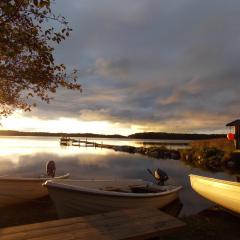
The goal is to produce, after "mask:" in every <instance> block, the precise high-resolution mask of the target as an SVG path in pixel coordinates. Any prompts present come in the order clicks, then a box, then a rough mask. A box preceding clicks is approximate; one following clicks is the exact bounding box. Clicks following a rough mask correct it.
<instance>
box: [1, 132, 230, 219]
mask: <svg viewBox="0 0 240 240" xmlns="http://www.w3.org/2000/svg"><path fill="white" fill-rule="evenodd" d="M88 140H90V139H88ZM95 141H96V142H98V143H101V142H103V143H105V144H107V143H108V144H112V145H131V146H141V145H142V144H143V142H146V141H144V140H141V141H140V140H137V141H135V140H127V141H125V140H122V139H121V140H119V139H95ZM147 142H148V144H150V143H149V141H147ZM150 142H151V141H150ZM152 142H154V143H155V145H156V142H159V141H152ZM163 142H166V140H164V141H163ZM170 142H171V141H170ZM178 143H179V142H178ZM184 143H185V142H184ZM159 144H160V143H159ZM169 147H171V148H175V149H176V148H180V147H184V146H179V145H176V146H175V145H172V144H171V145H169ZM49 160H54V161H55V162H56V165H57V175H61V174H64V173H66V172H69V173H70V174H71V178H75V179H76V178H81V179H82V178H96V179H97V178H98V179H99V178H101V179H103V178H104V179H106V178H141V179H145V180H153V179H152V177H151V176H150V174H149V173H148V172H147V169H148V168H149V169H152V170H154V169H156V168H161V169H163V170H164V171H166V172H167V173H168V175H169V176H170V180H169V183H174V184H178V185H182V186H183V190H182V191H181V193H180V200H181V202H182V203H183V209H182V210H181V215H189V214H194V213H197V212H199V211H201V210H203V209H205V208H208V207H210V206H212V205H213V204H212V203H210V202H209V201H207V200H205V199H203V198H201V197H200V196H198V195H197V194H196V193H195V192H193V190H192V189H191V187H190V183H189V177H188V175H189V174H190V173H193V174H199V175H203V176H211V177H215V178H219V179H230V180H234V177H233V176H230V175H228V174H226V173H211V172H207V171H204V170H202V169H197V168H192V167H190V166H187V165H185V164H184V163H183V162H181V161H177V160H171V159H152V158H148V157H145V156H142V155H139V154H128V153H122V152H115V151H113V150H109V149H100V148H97V149H95V148H92V147H88V148H86V147H85V146H82V147H80V148H79V147H74V146H70V147H61V146H60V144H59V139H58V138H55V137H1V138H0V175H1V176H4V175H8V176H9V175H10V176H26V177H33V176H40V175H41V174H43V173H44V172H45V163H46V162H47V161H49Z"/></svg>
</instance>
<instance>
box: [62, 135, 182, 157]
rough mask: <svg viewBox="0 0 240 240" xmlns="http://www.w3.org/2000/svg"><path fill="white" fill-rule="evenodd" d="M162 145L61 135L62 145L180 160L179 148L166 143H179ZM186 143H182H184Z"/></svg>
mask: <svg viewBox="0 0 240 240" xmlns="http://www.w3.org/2000/svg"><path fill="white" fill-rule="evenodd" d="M160 144H161V146H150V147H146V146H147V145H144V143H143V145H144V146H142V147H134V146H128V145H123V146H116V145H111V144H104V143H103V142H101V143H97V142H94V141H88V140H87V138H86V139H84V140H83V139H74V138H71V137H61V138H60V145H62V146H78V147H81V146H85V147H94V148H107V149H112V150H115V151H119V152H127V153H139V154H142V155H146V156H149V157H153V158H163V159H167V158H169V159H175V160H180V152H179V150H175V149H168V148H166V147H165V145H171V144H172V145H178V144H177V143H173V142H172V143H162V142H161V143H160ZM184 144H185V143H183V144H181V145H184Z"/></svg>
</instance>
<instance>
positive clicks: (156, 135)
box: [0, 130, 225, 140]
mask: <svg viewBox="0 0 240 240" xmlns="http://www.w3.org/2000/svg"><path fill="white" fill-rule="evenodd" d="M0 136H43V137H44V136H46V137H48V136H49V137H62V136H66V137H84V138H91V137H92V138H130V139H163V140H204V139H215V138H224V137H225V135H224V134H191V133H188V134H186V133H164V132H145V133H135V134H131V135H129V136H127V137H126V136H122V135H119V134H112V135H104V134H94V133H49V132H21V131H11V130H2V131H0Z"/></svg>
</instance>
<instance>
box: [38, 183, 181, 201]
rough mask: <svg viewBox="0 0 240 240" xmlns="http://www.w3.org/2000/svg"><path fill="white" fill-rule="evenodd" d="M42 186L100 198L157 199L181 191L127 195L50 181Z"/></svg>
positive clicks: (179, 187) (176, 189) (178, 187)
mask: <svg viewBox="0 0 240 240" xmlns="http://www.w3.org/2000/svg"><path fill="white" fill-rule="evenodd" d="M149 183H151V182H149ZM151 184H152V183H151ZM43 186H44V187H47V188H56V189H60V190H64V191H70V192H81V194H91V195H101V196H109V197H129V198H150V197H158V196H159V197H160V196H167V195H170V194H173V193H176V192H178V191H180V190H181V189H182V186H176V187H175V188H174V189H172V190H168V191H164V192H158V193H131V192H130V193H128V192H115V191H105V190H98V189H91V188H86V187H79V186H72V185H67V184H64V183H58V182H53V181H52V180H47V181H46V182H45V183H43Z"/></svg>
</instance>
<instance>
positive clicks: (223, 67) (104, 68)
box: [2, 0, 240, 135]
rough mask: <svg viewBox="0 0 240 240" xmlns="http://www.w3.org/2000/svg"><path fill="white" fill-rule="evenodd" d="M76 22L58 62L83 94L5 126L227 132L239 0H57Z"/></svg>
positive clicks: (236, 96)
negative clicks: (74, 72) (76, 73)
mask: <svg viewBox="0 0 240 240" xmlns="http://www.w3.org/2000/svg"><path fill="white" fill-rule="evenodd" d="M54 9H55V12H56V13H61V14H62V15H64V16H66V17H67V19H68V20H69V22H70V26H71V27H72V28H73V32H72V34H71V36H70V38H69V39H68V40H66V41H65V42H64V43H63V44H61V45H60V46H58V47H57V48H56V53H55V54H56V60H57V62H62V63H65V64H66V65H67V66H69V67H70V68H72V67H77V68H78V69H79V70H80V78H79V81H80V83H81V84H82V88H83V93H82V94H79V93H78V92H72V91H66V90H59V92H58V93H57V95H56V96H55V100H53V101H52V102H51V104H50V105H48V104H43V103H39V104H38V107H37V109H35V110H34V111H32V112H31V113H21V112H16V113H15V114H14V115H13V116H11V117H9V118H7V119H3V120H2V124H3V127H2V128H4V129H17V130H24V131H51V132H61V131H62V132H64V131H65V132H96V133H105V134H109V133H120V134H123V135H127V134H130V133H134V132H142V131H167V132H199V133H200V132H224V131H225V130H226V129H225V127H224V126H225V124H226V123H227V122H228V121H231V120H233V119H235V118H238V117H240V116H239V104H240V93H239V90H240V67H239V64H240V24H239V23H240V1H238V0H228V1H226V0H211V1H209V0H201V1H199V0H121V1H119V0H101V1H99V0H70V1H66V0H57V1H56V3H55V6H54Z"/></svg>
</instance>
